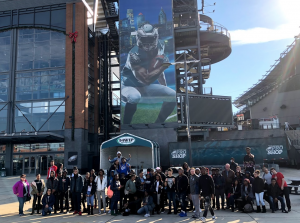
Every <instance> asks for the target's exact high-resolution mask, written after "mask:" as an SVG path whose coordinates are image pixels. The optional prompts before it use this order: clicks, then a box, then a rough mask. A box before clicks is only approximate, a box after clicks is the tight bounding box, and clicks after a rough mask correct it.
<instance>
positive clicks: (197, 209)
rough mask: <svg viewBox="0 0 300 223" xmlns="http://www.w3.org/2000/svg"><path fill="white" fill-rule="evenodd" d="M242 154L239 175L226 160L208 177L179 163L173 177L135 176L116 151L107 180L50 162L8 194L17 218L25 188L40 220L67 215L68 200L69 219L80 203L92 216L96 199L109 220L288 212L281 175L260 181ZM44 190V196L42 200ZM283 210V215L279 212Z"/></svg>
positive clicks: (268, 174)
mask: <svg viewBox="0 0 300 223" xmlns="http://www.w3.org/2000/svg"><path fill="white" fill-rule="evenodd" d="M246 151H247V154H246V156H245V157H244V171H242V169H241V167H240V166H238V164H236V163H235V162H234V159H233V158H232V159H231V162H230V164H229V163H228V164H226V165H225V169H224V170H223V171H220V169H218V168H212V169H211V171H212V173H211V174H209V169H208V168H206V167H200V168H194V167H191V168H190V167H189V166H188V164H187V163H184V164H183V166H182V167H181V168H178V169H177V170H178V176H176V177H175V176H174V175H173V170H172V168H169V169H168V170H167V171H166V172H165V173H164V172H163V171H162V168H161V167H156V168H155V169H147V173H146V174H144V172H143V170H141V171H139V172H138V173H137V174H136V173H135V172H134V171H133V170H132V169H131V167H130V164H129V163H128V162H129V161H130V157H131V156H130V155H129V158H125V157H122V154H121V153H120V152H118V154H117V157H115V158H114V159H110V157H109V162H111V163H112V165H111V167H110V169H109V171H108V174H107V175H108V176H106V174H105V171H104V170H102V169H100V170H99V171H98V175H96V174H95V171H94V170H91V172H87V173H86V174H85V176H84V177H83V176H81V175H80V174H79V173H78V169H77V167H74V168H73V173H72V175H71V177H68V176H67V171H66V170H63V169H62V168H59V169H58V170H57V168H55V167H54V162H51V167H50V168H49V173H48V176H47V182H46V184H45V183H44V181H43V180H41V178H40V175H39V174H38V175H37V176H36V180H34V182H32V183H31V184H29V183H28V182H27V181H26V176H25V175H24V174H23V175H21V180H20V181H18V182H17V183H16V184H15V185H14V186H13V191H14V194H16V195H17V197H18V200H19V204H20V205H19V214H20V215H23V205H24V202H26V201H28V200H29V199H30V187H31V188H32V191H31V194H32V195H33V204H32V213H31V214H33V213H34V210H35V209H36V210H37V213H39V209H40V208H39V206H40V201H42V214H43V215H46V214H51V212H52V210H54V213H57V211H58V210H59V209H60V210H61V211H60V213H63V210H64V209H66V212H65V213H67V212H68V211H69V200H68V198H69V197H70V198H71V206H72V209H71V210H73V211H74V213H73V214H74V215H75V214H79V215H82V209H81V204H82V205H83V212H86V213H88V215H89V214H91V215H93V214H94V213H93V210H94V208H96V206H97V200H98V213H99V214H101V213H106V209H107V207H108V208H109V211H108V213H109V214H111V215H114V216H116V215H119V214H121V213H122V214H123V216H128V215H131V214H138V215H144V216H145V217H149V216H150V215H153V214H155V212H156V213H157V214H160V213H164V212H165V209H167V208H166V206H168V214H172V213H173V214H175V215H179V216H180V217H187V211H188V210H187V207H188V206H189V208H190V209H189V210H191V211H194V214H193V216H192V218H195V219H198V218H201V220H202V221H203V222H205V220H206V217H207V214H208V211H209V212H210V213H211V215H212V218H213V219H215V209H217V210H220V209H221V208H222V209H223V210H225V208H226V209H231V211H232V212H234V211H235V210H236V209H238V210H240V211H244V212H251V211H254V209H253V206H254V201H255V202H256V206H257V208H256V212H263V213H265V212H266V211H267V210H266V206H265V201H267V202H268V203H269V204H270V208H271V211H272V213H274V212H275V211H277V210H278V208H279V207H278V201H280V203H281V208H280V209H281V211H282V212H283V213H288V212H289V211H291V202H290V199H289V190H288V188H287V184H286V181H285V179H284V176H283V175H282V174H281V173H280V172H277V171H276V170H275V169H274V168H271V170H270V171H269V170H268V169H267V168H266V167H264V168H263V174H262V177H261V173H260V171H259V170H255V162H254V155H253V154H251V149H250V148H247V149H246ZM46 187H47V191H46V194H45V195H43V193H44V190H45V188H46ZM283 197H284V198H285V199H284V198H283ZM225 200H226V203H225ZM64 201H65V206H64V205H63V202H64ZM220 201H221V203H220ZM85 203H86V206H85ZM286 205H287V208H288V210H286V208H285V206H286ZM102 209H103V212H101V211H102ZM179 209H180V213H179ZM201 209H204V212H203V216H202V217H201V216H200V213H201V212H202V210H201Z"/></svg>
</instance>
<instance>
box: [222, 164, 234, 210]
mask: <svg viewBox="0 0 300 223" xmlns="http://www.w3.org/2000/svg"><path fill="white" fill-rule="evenodd" d="M222 176H223V177H224V180H225V187H224V192H225V196H226V209H229V199H228V197H227V196H228V194H229V193H230V191H231V187H232V184H233V182H234V177H235V174H234V172H233V171H232V170H231V169H230V165H229V164H228V163H227V164H226V165H225V170H223V172H222Z"/></svg>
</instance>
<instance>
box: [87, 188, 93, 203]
mask: <svg viewBox="0 0 300 223" xmlns="http://www.w3.org/2000/svg"><path fill="white" fill-rule="evenodd" d="M90 194H91V192H90V191H88V192H87V195H90ZM86 200H87V201H86V202H87V205H92V206H94V195H92V196H90V197H86Z"/></svg>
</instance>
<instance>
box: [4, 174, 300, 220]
mask: <svg viewBox="0 0 300 223" xmlns="http://www.w3.org/2000/svg"><path fill="white" fill-rule="evenodd" d="M280 172H282V173H283V174H284V176H285V178H286V179H287V180H288V179H289V178H296V177H298V178H300V173H299V170H295V169H288V168H281V169H280ZM27 178H28V181H29V182H32V181H33V180H34V178H35V177H34V176H29V177H27ZM42 178H43V179H44V178H45V177H44V176H43V177H42ZM17 180H19V177H1V178H0V222H1V223H4V222H31V223H34V222H43V223H44V222H45V223H46V222H49V223H53V222H72V223H75V222H95V223H103V222H110V223H118V222H122V223H123V222H124V223H125V222H128V223H133V222H143V223H146V222H151V223H160V222H161V223H165V222H166V223H167V222H170V223H188V222H200V221H199V220H197V221H195V220H192V219H191V218H189V217H191V216H192V213H191V212H189V213H188V216H189V217H186V218H180V217H178V216H175V215H173V214H172V215H167V214H166V213H165V214H160V215H153V216H151V217H149V218H145V217H143V216H135V215H131V216H128V217H123V216H116V217H114V216H111V215H106V214H102V215H98V214H95V215H93V216H87V215H86V214H84V215H82V216H78V215H76V216H73V215H72V214H57V215H51V216H46V217H43V216H41V215H37V214H35V215H29V214H30V213H31V205H32V201H31V203H28V202H27V203H26V204H25V206H24V213H25V216H22V217H20V216H19V215H18V201H17V198H16V196H15V195H14V194H13V192H12V186H13V184H14V183H15V182H16V181H17ZM288 182H289V181H288ZM290 198H291V203H292V211H291V212H290V213H288V214H283V213H281V212H279V211H277V212H276V213H274V214H272V213H271V211H270V210H268V212H267V213H266V214H262V213H251V214H244V213H240V212H234V213H232V212H231V211H229V210H226V211H222V210H219V211H215V216H216V220H215V221H213V220H212V218H211V216H210V214H208V218H207V220H206V222H230V223H242V222H245V223H253V222H259V223H265V222H267V223H269V222H272V223H277V222H280V223H282V222H284V223H291V222H299V221H300V220H299V219H300V196H298V195H290ZM267 208H269V206H268V205H267ZM95 212H96V211H95ZM202 213H203V212H202ZM201 216H202V215H201Z"/></svg>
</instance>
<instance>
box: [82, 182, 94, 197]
mask: <svg viewBox="0 0 300 223" xmlns="http://www.w3.org/2000/svg"><path fill="white" fill-rule="evenodd" d="M88 186H91V185H90V182H89V181H88V180H85V181H84V187H83V188H84V190H83V193H84V195H85V194H87V191H88ZM96 189H97V184H96V183H95V181H93V182H92V189H91V193H90V194H91V195H94V194H95V192H96Z"/></svg>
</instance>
